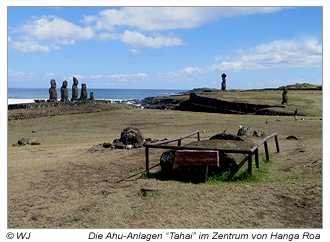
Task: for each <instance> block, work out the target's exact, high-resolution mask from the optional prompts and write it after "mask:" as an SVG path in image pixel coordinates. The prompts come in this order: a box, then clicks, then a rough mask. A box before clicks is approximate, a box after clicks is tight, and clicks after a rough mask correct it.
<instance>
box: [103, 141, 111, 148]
mask: <svg viewBox="0 0 330 242" xmlns="http://www.w3.org/2000/svg"><path fill="white" fill-rule="evenodd" d="M102 146H103V147H104V148H111V147H112V145H111V143H108V142H104V143H103V144H102Z"/></svg>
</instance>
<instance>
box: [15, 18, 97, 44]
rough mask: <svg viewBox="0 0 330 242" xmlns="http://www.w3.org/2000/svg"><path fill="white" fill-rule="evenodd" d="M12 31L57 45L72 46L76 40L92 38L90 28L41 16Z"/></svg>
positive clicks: (92, 32) (92, 34) (92, 33)
mask: <svg viewBox="0 0 330 242" xmlns="http://www.w3.org/2000/svg"><path fill="white" fill-rule="evenodd" d="M14 31H15V32H18V33H22V34H24V35H26V36H29V37H31V38H35V39H36V40H42V41H51V42H53V43H58V44H74V43H75V41H77V40H88V39H92V38H93V37H94V30H93V29H92V28H91V27H84V28H83V27H80V26H78V25H75V24H73V23H71V22H68V21H66V20H64V19H61V18H58V17H56V16H43V17H41V18H40V19H34V20H32V21H27V22H26V23H25V24H24V25H22V26H21V27H19V28H17V29H15V30H14Z"/></svg>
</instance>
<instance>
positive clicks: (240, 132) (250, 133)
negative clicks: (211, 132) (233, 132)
mask: <svg viewBox="0 0 330 242" xmlns="http://www.w3.org/2000/svg"><path fill="white" fill-rule="evenodd" d="M237 135H238V136H243V135H246V136H253V131H252V130H251V129H250V127H247V128H245V127H242V126H241V125H240V128H239V129H238V131H237Z"/></svg>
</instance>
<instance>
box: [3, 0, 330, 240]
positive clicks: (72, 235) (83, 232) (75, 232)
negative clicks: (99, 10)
mask: <svg viewBox="0 0 330 242" xmlns="http://www.w3.org/2000/svg"><path fill="white" fill-rule="evenodd" d="M0 1H1V0H0ZM0 3H1V5H0V34H1V39H0V44H1V46H0V47H1V51H0V53H1V55H0V68H1V69H0V78H1V81H0V85H1V86H0V91H1V92H0V100H1V102H0V104H1V111H0V114H1V123H0V124H1V133H0V134H1V140H0V144H1V164H0V165H1V166H0V168H1V169H0V175H1V180H0V185H1V190H0V191H1V194H0V198H1V200H0V205H1V210H0V214H1V220H0V241H6V240H7V239H6V234H7V233H8V232H14V233H16V232H32V237H31V239H30V240H29V241H72V240H74V241H90V240H89V239H88V235H89V232H99V233H102V234H106V233H108V232H114V231H117V232H118V233H128V232H129V231H132V232H140V231H143V232H145V233H162V234H163V240H165V239H164V238H168V237H166V236H165V234H166V232H170V231H176V232H180V231H182V230H178V229H153V230H148V229H147V230H146V229H143V230H139V229H130V230H129V231H127V230H123V229H119V230H114V229H9V230H8V229H7V55H6V54H5V53H7V6H323V17H324V18H323V41H322V44H323V229H303V230H302V229H299V230H297V229H262V230H261V229H259V230H256V229H247V230H246V229H245V230H243V231H242V230H241V231H239V230H237V229H236V230H234V229H232V230H225V231H224V230H220V232H221V233H229V232H233V233H239V232H241V233H249V234H252V233H267V234H270V233H271V232H274V231H275V232H280V233H299V234H302V233H303V232H305V231H309V232H311V233H320V234H321V240H317V241H328V240H329V234H330V233H329V231H330V224H329V217H330V212H329V206H330V205H329V204H330V202H329V201H330V200H329V172H330V168H329V161H330V159H329V135H330V130H329V111H330V110H329V91H330V86H329V66H330V56H329V54H330V49H329V43H330V41H329V30H330V26H329V23H330V19H329V13H330V7H329V6H330V5H329V1H328V0H322V1H309V0H306V1H304V0H300V1H298V0H291V1H267V2H266V1H249V2H247V1H244V0H241V1H214V0H204V1H178V0H176V1H175V0H169V1H163V0H161V1H155V0H154V1H152V0H148V1H146V0H142V1H138V2H137V1H136V0H135V1H134V0H130V1H119V0H113V1H1V2H0ZM306 17H307V18H308V16H306ZM213 231H219V230H217V229H185V230H184V232H185V233H189V232H197V234H199V232H203V233H210V234H211V233H212V232H213ZM273 240H274V239H273ZM273 240H271V241H273ZM190 241H191V240H190ZM193 241H195V240H193ZM248 241H252V240H248ZM267 241H268V240H267ZM285 241H287V240H285ZM294 241H296V240H294ZM304 241H306V240H304Z"/></svg>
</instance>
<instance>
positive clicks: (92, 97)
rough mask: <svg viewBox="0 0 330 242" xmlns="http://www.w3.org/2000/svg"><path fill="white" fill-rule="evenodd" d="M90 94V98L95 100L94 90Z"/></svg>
mask: <svg viewBox="0 0 330 242" xmlns="http://www.w3.org/2000/svg"><path fill="white" fill-rule="evenodd" d="M90 95H91V97H90V100H91V101H95V98H94V92H91V93H90Z"/></svg>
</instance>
